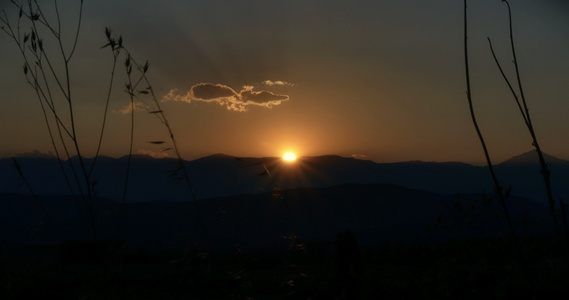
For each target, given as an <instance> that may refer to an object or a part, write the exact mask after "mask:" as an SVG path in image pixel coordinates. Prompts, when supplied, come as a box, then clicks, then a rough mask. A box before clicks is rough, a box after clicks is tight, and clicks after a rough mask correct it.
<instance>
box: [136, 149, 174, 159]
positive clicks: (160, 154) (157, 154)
mask: <svg viewBox="0 0 569 300" xmlns="http://www.w3.org/2000/svg"><path fill="white" fill-rule="evenodd" d="M136 153H137V154H142V155H148V156H152V157H154V158H164V157H168V153H166V152H165V151H160V152H154V151H152V150H146V149H141V150H138V151H136Z"/></svg>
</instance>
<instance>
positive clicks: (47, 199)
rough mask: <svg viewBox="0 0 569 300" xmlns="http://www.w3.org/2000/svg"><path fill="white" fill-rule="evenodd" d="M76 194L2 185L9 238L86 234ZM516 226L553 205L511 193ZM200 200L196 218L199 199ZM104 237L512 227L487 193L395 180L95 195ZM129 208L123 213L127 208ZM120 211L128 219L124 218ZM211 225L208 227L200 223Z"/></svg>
mask: <svg viewBox="0 0 569 300" xmlns="http://www.w3.org/2000/svg"><path fill="white" fill-rule="evenodd" d="M76 201H79V200H78V199H74V198H73V197H61V196H42V197H41V200H40V202H41V203H40V202H37V201H35V200H34V199H33V198H32V197H30V196H24V195H16V194H2V195H0V220H2V221H3V223H2V224H3V225H2V227H3V228H2V239H3V240H4V241H5V242H7V243H29V242H57V241H60V240H71V239H73V240H76V239H89V238H90V231H89V226H90V224H89V222H88V220H89V219H88V217H87V215H86V211H85V210H84V209H81V211H80V212H78V210H77V206H76V204H77V203H76ZM508 201H509V203H510V212H511V214H512V216H513V218H514V224H515V226H516V228H517V229H518V233H520V234H523V233H535V232H543V231H547V230H548V229H550V228H551V227H550V226H551V222H550V219H551V218H550V217H549V214H548V208H547V207H545V206H543V205H540V204H537V203H535V202H534V201H531V200H528V199H524V198H517V197H513V198H511V199H509V200H508ZM195 204H197V205H198V208H199V218H200V219H201V220H202V223H200V222H199V221H198V220H200V219H198V215H197V214H196V206H195ZM95 208H96V224H97V228H98V231H99V238H100V239H116V238H120V239H126V240H128V241H129V247H133V248H136V247H166V248H169V247H183V246H185V245H188V244H191V243H195V242H197V243H206V244H209V245H210V246H216V247H234V246H235V245H240V246H241V247H269V246H275V245H286V244H288V243H290V242H291V239H290V238H286V237H287V236H288V237H292V236H296V237H297V239H296V241H297V242H323V241H333V240H334V237H335V235H336V234H337V233H338V232H339V231H343V230H351V231H353V232H354V233H355V234H356V235H357V237H358V240H359V241H360V243H361V244H376V245H377V244H380V243H381V242H384V241H433V240H444V239H448V238H457V237H458V238H459V237H487V236H496V235H506V234H507V232H508V228H507V224H506V221H505V219H504V214H503V212H502V208H501V206H500V204H499V203H498V202H497V201H496V200H495V199H494V200H493V199H492V198H491V197H489V198H488V197H484V196H483V195H482V194H466V195H460V196H457V195H443V194H436V193H431V192H425V191H420V190H413V189H407V188H403V187H400V186H396V185H390V184H345V185H337V186H332V187H328V188H299V189H291V190H285V191H282V193H280V197H274V196H273V195H271V193H259V194H251V195H238V196H232V197H224V198H213V199H208V200H204V201H198V202H197V203H192V202H169V201H156V202H140V203H129V204H127V205H126V207H125V210H124V211H121V206H120V204H118V203H116V202H114V201H105V200H99V201H97V202H96V204H95ZM123 212H124V214H122V213H123ZM121 218H122V223H120V222H119V220H121ZM119 224H123V225H122V226H119ZM204 229H205V230H204Z"/></svg>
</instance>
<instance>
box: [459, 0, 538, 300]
mask: <svg viewBox="0 0 569 300" xmlns="http://www.w3.org/2000/svg"><path fill="white" fill-rule="evenodd" d="M467 17H468V14H467V0H464V65H465V75H466V97H467V100H468V107H469V110H470V117H471V119H472V124H473V125H474V128H475V129H476V133H477V135H478V139H479V140H480V144H481V145H482V150H483V151H484V157H485V158H486V164H487V166H488V170H489V172H490V176H491V177H492V181H493V182H494V191H495V193H496V194H497V195H498V197H499V199H500V203H501V205H502V209H503V210H504V215H505V217H506V220H507V222H508V227H509V228H510V233H511V235H512V239H513V241H514V247H515V249H516V251H517V254H518V257H519V258H520V260H521V262H522V264H523V267H524V269H525V270H526V273H527V275H528V281H529V284H530V285H531V287H532V289H533V287H534V286H535V285H534V279H533V275H532V274H533V272H532V271H531V270H530V268H529V265H528V262H527V260H526V259H525V258H524V255H523V253H522V248H521V244H520V242H519V240H518V237H517V234H516V231H515V229H514V225H513V222H512V218H511V216H510V212H509V211H508V206H507V204H506V198H507V196H508V193H506V191H504V189H503V187H502V185H501V184H500V181H499V180H498V177H497V176H496V172H495V171H494V165H493V164H492V160H491V159H490V154H489V152H488V147H487V146H486V142H485V141H484V136H483V135H482V131H481V130H480V127H479V126H478V121H477V119H476V113H475V112H474V106H473V101H472V92H471V86H470V68H469V63H468V19H467Z"/></svg>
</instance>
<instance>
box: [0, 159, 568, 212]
mask: <svg viewBox="0 0 569 300" xmlns="http://www.w3.org/2000/svg"><path fill="white" fill-rule="evenodd" d="M531 155H532V154H531V152H528V153H525V154H522V155H520V156H516V157H514V158H512V159H510V160H506V161H505V162H504V163H501V164H499V165H496V172H497V175H498V177H499V179H500V182H501V183H502V185H504V186H511V187H512V194H513V195H518V196H521V197H525V198H530V199H534V200H536V201H540V202H543V203H545V200H544V195H545V189H544V187H543V181H542V178H541V175H540V173H539V166H538V165H536V164H531V163H527V161H528V158H529V157H531ZM16 159H17V161H18V163H19V164H20V166H21V169H22V171H23V173H24V175H25V176H26V179H27V180H28V181H29V182H30V184H31V186H32V187H33V188H34V191H35V192H36V193H38V194H45V195H57V194H62V195H69V194H71V193H70V192H69V190H68V189H67V187H66V184H65V181H64V179H63V176H62V174H61V170H60V167H59V164H58V162H57V160H55V159H50V158H42V157H18V158H16ZM546 159H547V161H548V163H549V164H550V165H551V167H550V169H551V176H552V177H551V178H552V184H553V188H554V197H555V198H564V199H569V187H568V185H567V184H566V183H567V182H569V163H567V161H564V160H561V159H556V158H554V157H552V156H547V158H546ZM86 161H87V165H90V164H91V162H92V159H87V160H86ZM126 162H127V159H126V157H121V158H111V157H99V159H98V161H97V166H96V167H95V169H94V171H93V178H94V179H96V180H97V184H96V187H95V188H96V192H97V195H98V196H100V197H103V198H108V199H112V200H116V201H118V200H120V199H122V195H123V191H124V178H125V176H126ZM64 164H65V165H66V164H67V163H66V162H64ZM177 164H178V162H177V160H176V159H173V158H162V159H154V158H152V157H150V156H145V155H135V156H133V157H132V166H131V173H130V180H129V183H128V187H129V188H128V191H127V201H128V202H141V201H160V200H161V201H185V200H188V199H191V193H190V191H189V189H188V187H187V186H186V185H185V183H184V182H180V180H179V175H180V174H177V173H176V170H177V169H178V165H177ZM184 164H185V166H186V168H187V170H188V171H189V174H190V180H191V182H192V185H193V189H194V191H195V194H196V196H197V198H198V199H208V198H215V197H228V196H237V195H247V194H255V193H263V192H271V191H273V190H274V189H275V188H278V189H282V190H286V189H293V188H325V187H331V186H334V185H339V184H396V185H399V186H402V187H406V188H411V189H419V190H424V191H428V192H435V193H442V194H464V193H480V192H486V193H492V191H493V189H494V188H493V183H492V181H491V180H490V177H489V174H488V170H487V168H486V167H483V166H473V165H469V164H465V163H458V162H456V163H452V162H450V163H436V162H420V161H410V162H399V163H375V162H373V161H369V160H359V159H355V158H347V157H341V156H335V155H326V156H314V157H300V158H299V159H297V161H295V162H293V163H289V162H285V161H283V160H282V159H281V158H279V157H263V158H255V157H235V156H231V155H227V154H221V153H218V154H214V155H210V156H206V157H202V158H199V159H196V160H193V161H185V162H184ZM0 193H14V194H27V193H29V191H28V190H27V189H26V188H25V186H24V185H23V182H22V180H21V178H20V177H19V175H18V173H17V171H16V169H15V168H14V166H13V161H12V159H10V158H5V159H0ZM75 193H77V191H75Z"/></svg>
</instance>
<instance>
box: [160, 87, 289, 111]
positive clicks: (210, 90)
mask: <svg viewBox="0 0 569 300" xmlns="http://www.w3.org/2000/svg"><path fill="white" fill-rule="evenodd" d="M254 89H255V87H254V86H251V85H245V86H243V88H242V89H241V90H240V91H239V92H236V91H235V90H234V89H232V88H231V87H228V86H226V85H222V84H212V83H199V84H196V85H194V86H192V87H191V88H190V91H189V92H187V93H186V94H183V93H181V92H180V91H179V90H177V89H173V90H171V91H170V92H169V93H168V94H167V95H165V96H164V97H163V98H162V101H177V102H188V103H190V102H192V101H202V102H214V103H217V104H219V105H221V106H224V107H226V108H227V109H228V110H232V111H241V112H243V111H247V110H248V108H247V106H249V105H256V106H262V107H266V108H272V107H273V106H275V105H280V104H281V103H282V101H287V100H288V99H289V97H288V96H287V95H279V94H275V93H273V92H269V91H265V90H261V91H255V90H254Z"/></svg>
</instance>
